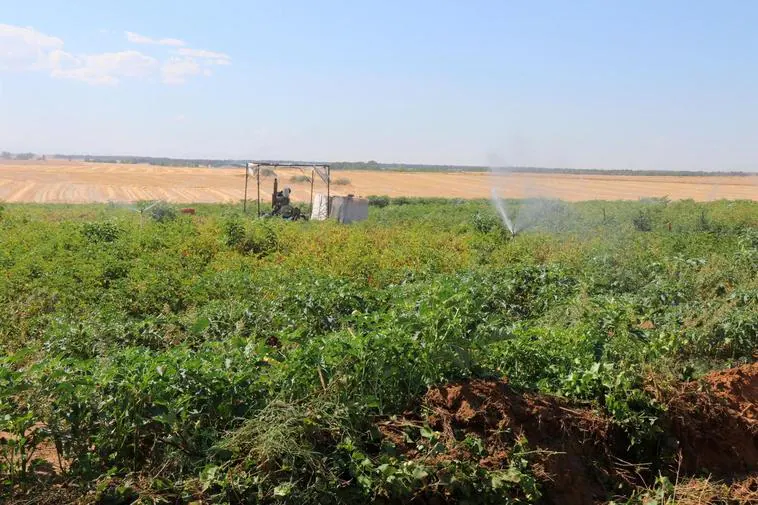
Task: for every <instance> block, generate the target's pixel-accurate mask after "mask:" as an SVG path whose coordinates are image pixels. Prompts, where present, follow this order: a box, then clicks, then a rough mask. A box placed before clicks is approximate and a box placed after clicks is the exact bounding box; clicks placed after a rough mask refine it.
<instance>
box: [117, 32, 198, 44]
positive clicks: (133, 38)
mask: <svg viewBox="0 0 758 505" xmlns="http://www.w3.org/2000/svg"><path fill="white" fill-rule="evenodd" d="M126 39H127V40H128V41H129V42H132V43H134V44H153V45H157V46H174V47H181V46H184V45H186V43H185V42H184V41H183V40H179V39H154V38H152V37H148V36H146V35H140V34H139V33H134V32H126Z"/></svg>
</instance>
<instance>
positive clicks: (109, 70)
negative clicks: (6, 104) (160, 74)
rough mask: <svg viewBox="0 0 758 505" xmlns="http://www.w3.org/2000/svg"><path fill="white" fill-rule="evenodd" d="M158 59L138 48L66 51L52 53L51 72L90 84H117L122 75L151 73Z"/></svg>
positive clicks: (132, 76)
mask: <svg viewBox="0 0 758 505" xmlns="http://www.w3.org/2000/svg"><path fill="white" fill-rule="evenodd" d="M158 65H159V64H158V60H156V59H155V58H153V57H151V56H147V55H144V54H142V53H140V52H138V51H120V52H117V53H101V54H90V55H83V56H73V55H71V54H68V53H66V52H64V51H59V52H57V53H55V54H53V55H51V67H52V68H51V75H52V76H53V77H59V78H64V79H77V80H80V81H84V82H87V83H89V84H111V85H113V84H118V82H119V80H120V79H121V78H142V77H148V76H150V75H151V74H152V73H153V72H154V71H155V69H157V68H158Z"/></svg>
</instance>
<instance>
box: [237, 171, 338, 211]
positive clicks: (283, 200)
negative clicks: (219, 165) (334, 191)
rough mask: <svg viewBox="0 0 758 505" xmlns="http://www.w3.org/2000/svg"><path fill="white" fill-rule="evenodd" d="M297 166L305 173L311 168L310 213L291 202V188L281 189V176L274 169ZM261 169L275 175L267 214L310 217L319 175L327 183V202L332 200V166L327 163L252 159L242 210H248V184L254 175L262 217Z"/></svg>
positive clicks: (246, 172) (247, 173)
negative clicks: (316, 177)
mask: <svg viewBox="0 0 758 505" xmlns="http://www.w3.org/2000/svg"><path fill="white" fill-rule="evenodd" d="M278 167H282V168H297V169H300V171H302V172H303V173H305V170H306V169H310V171H311V174H310V177H309V179H310V182H311V198H310V209H309V213H308V214H303V213H302V211H301V210H300V208H299V207H295V206H294V205H292V204H291V203H290V188H287V187H285V188H284V189H282V190H281V191H279V178H278V177H277V175H276V173H275V172H274V171H273V169H274V168H278ZM261 169H264V170H267V171H268V175H273V176H274V191H273V193H272V194H271V212H270V213H269V214H267V216H279V217H281V218H283V219H289V220H291V221H296V220H298V219H308V216H309V215H310V214H311V213H312V212H313V183H314V177H315V176H316V175H318V176H319V177H320V178H321V180H322V181H324V183H325V184H326V198H327V202H329V201H330V198H329V195H330V187H331V167H330V166H329V165H326V164H319V163H273V162H266V161H250V162H247V163H246V164H245V197H244V200H243V206H242V210H243V212H247V186H248V179H249V177H250V176H251V175H252V176H253V177H255V182H256V185H257V198H256V200H257V203H258V217H261ZM328 212H329V203H327V214H328Z"/></svg>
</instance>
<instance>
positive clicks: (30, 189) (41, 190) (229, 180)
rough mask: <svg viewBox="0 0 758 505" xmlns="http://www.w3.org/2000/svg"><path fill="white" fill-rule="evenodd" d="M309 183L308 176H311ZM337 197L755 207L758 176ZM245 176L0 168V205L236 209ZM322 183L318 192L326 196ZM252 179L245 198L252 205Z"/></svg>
mask: <svg viewBox="0 0 758 505" xmlns="http://www.w3.org/2000/svg"><path fill="white" fill-rule="evenodd" d="M277 173H278V174H279V177H280V183H283V184H284V185H286V186H290V187H292V189H293V197H294V199H295V200H299V201H303V200H308V199H309V193H310V185H309V184H307V183H292V182H290V178H291V177H292V176H293V175H299V174H301V173H302V172H300V171H299V170H297V169H288V170H278V171H277ZM308 175H310V174H308ZM338 178H346V179H348V180H349V181H350V184H347V185H333V186H332V193H333V194H348V193H353V194H356V195H362V196H367V195H389V196H425V197H429V196H440V197H452V198H488V197H489V195H490V193H491V188H492V187H493V186H494V187H496V188H498V192H499V193H500V194H501V195H502V196H503V197H507V198H524V197H538V196H539V197H548V198H559V199H562V200H566V201H582V200H637V199H639V198H643V197H656V196H657V197H661V196H668V197H669V198H671V199H673V200H680V199H688V198H691V199H694V200H698V201H708V200H718V199H722V198H724V199H730V200H733V199H752V200H758V175H756V176H750V177H739V176H703V177H700V176H697V177H695V176H685V177H680V176H616V175H603V174H599V175H570V174H526V173H523V174H520V173H516V174H511V175H507V176H499V177H494V176H492V175H490V174H488V173H435V172H415V173H409V172H383V171H375V172H369V171H338V172H334V173H333V179H338ZM244 181H245V177H244V170H243V169H241V168H237V169H232V168H229V169H225V168H218V169H208V168H178V167H177V168H172V167H157V166H150V165H119V164H105V163H83V162H66V161H59V160H52V161H33V162H17V161H10V162H0V201H4V202H9V203H11V202H37V203H91V202H109V201H115V202H130V201H138V200H156V199H161V200H168V201H172V202H177V203H191V202H197V203H203V202H207V203H211V202H234V201H239V200H241V199H242V197H243V194H244ZM272 184H273V179H272V178H270V177H267V178H264V179H262V181H261V198H262V199H264V200H266V199H268V198H269V196H268V195H269V194H270V192H271V187H272ZM325 190H326V189H325V187H324V186H323V185H322V184H321V181H320V180H317V182H316V187H315V191H316V192H319V191H325ZM255 194H256V186H255V181H254V180H253V179H252V178H251V180H250V186H249V188H248V198H250V199H254V198H255Z"/></svg>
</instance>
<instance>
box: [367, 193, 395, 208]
mask: <svg viewBox="0 0 758 505" xmlns="http://www.w3.org/2000/svg"><path fill="white" fill-rule="evenodd" d="M368 204H369V206H371V207H378V208H380V209H382V208H384V207H386V206H387V205H389V204H390V197H388V196H377V195H370V196H369V197H368Z"/></svg>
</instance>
